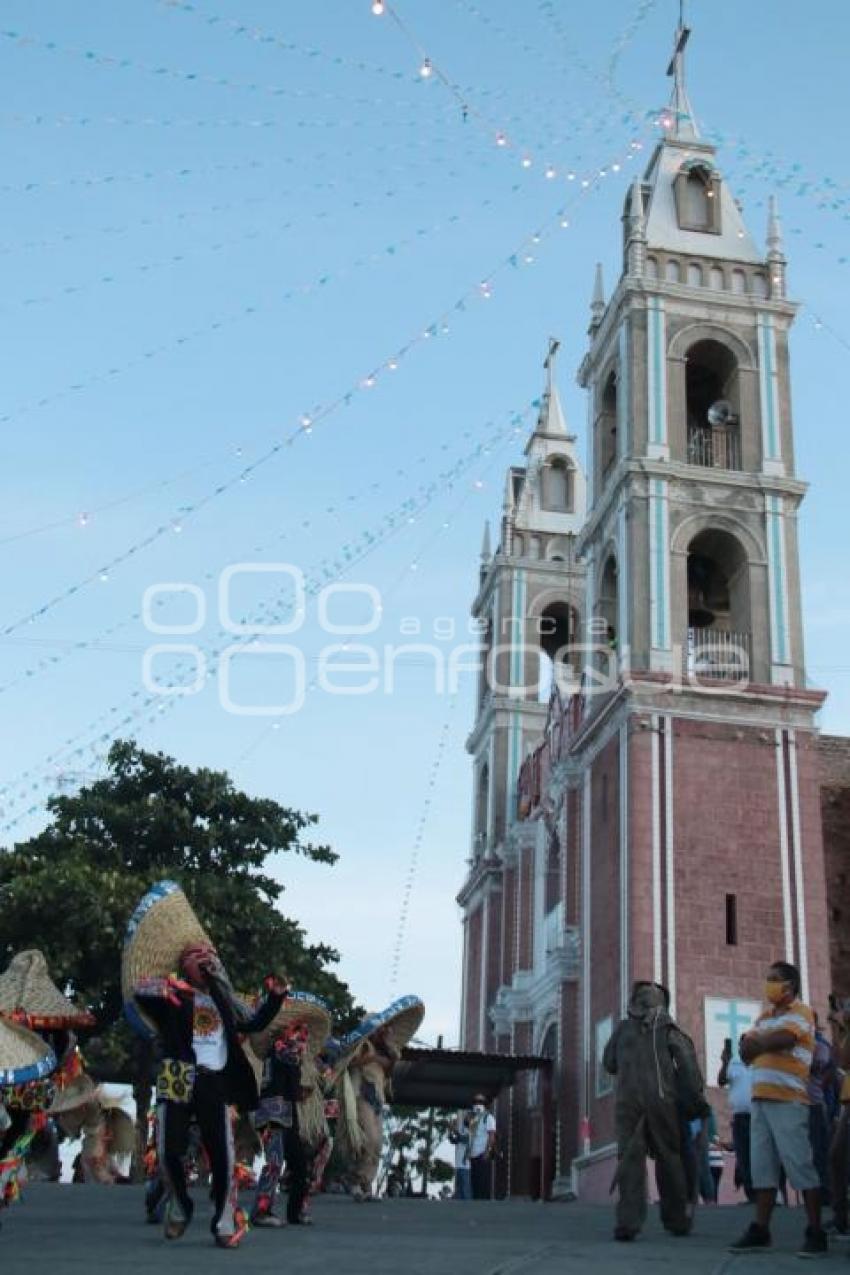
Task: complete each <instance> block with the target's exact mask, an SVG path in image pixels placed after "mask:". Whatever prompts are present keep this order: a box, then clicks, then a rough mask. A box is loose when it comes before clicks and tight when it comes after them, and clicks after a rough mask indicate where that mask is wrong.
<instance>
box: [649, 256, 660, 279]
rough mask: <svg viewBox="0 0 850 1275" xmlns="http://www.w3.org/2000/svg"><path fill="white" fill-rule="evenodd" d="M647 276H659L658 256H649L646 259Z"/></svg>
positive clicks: (655, 277) (652, 277)
mask: <svg viewBox="0 0 850 1275" xmlns="http://www.w3.org/2000/svg"><path fill="white" fill-rule="evenodd" d="M646 277H647V279H657V278H658V258H657V257H647V259H646Z"/></svg>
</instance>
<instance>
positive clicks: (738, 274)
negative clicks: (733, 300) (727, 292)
mask: <svg viewBox="0 0 850 1275" xmlns="http://www.w3.org/2000/svg"><path fill="white" fill-rule="evenodd" d="M732 291H733V292H736V293H738V295H739V296H743V294H744V293H745V292H746V291H747V276H746V275H745V274H744V272H743V270H733V271H732Z"/></svg>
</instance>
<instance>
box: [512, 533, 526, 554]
mask: <svg viewBox="0 0 850 1275" xmlns="http://www.w3.org/2000/svg"><path fill="white" fill-rule="evenodd" d="M513 544H514V557H515V558H521V557H522V555H523V554H524V553H525V541H524V540H523V538H522V536H521V535H520V534H519V532H518V531H515V532H514V540H513Z"/></svg>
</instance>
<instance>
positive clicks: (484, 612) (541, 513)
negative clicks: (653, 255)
mask: <svg viewBox="0 0 850 1275" xmlns="http://www.w3.org/2000/svg"><path fill="white" fill-rule="evenodd" d="M558 345H559V343H558V342H557V341H556V340H554V339H552V340H550V342H549V349H548V353H547V356H546V360H545V363H544V368H545V371H546V385H545V389H544V392H543V394H542V396H541V399H540V406H539V411H538V417H537V422H536V425H535V428H534V430H533V432H532V433H531V435H530V437H529V438H528V441H527V442H526V445H525V464H524V465H516V466H512V467H511V468H510V469H509V470H508V473H507V478H506V483H505V495H504V502H503V509H502V519H501V526H500V531H499V539H498V544H497V546H496V549H495V552H493V551H492V549H491V543H490V532H489V528H487V529H486V530H485V535H484V544H483V547H482V555H481V569H480V578H479V589H478V594H477V596H476V598H475V600H474V602H473V605H472V615H473V617H474V618H475V620H477V622H478V626H479V632H480V635H481V648H482V649H481V657H482V659H481V671H480V675H479V690H478V703H477V710H476V720H475V724H474V726H473V729H472V732H471V734H470V736H469V739H468V740H467V750H468V752H469V753H470V754H471V756H472V759H473V803H472V829H471V844H470V853H469V871H468V874H467V879H466V882H465V883H464V886H463V889H462V890H461V893H460V895H459V901H460V903H461V906H462V907H463V909H464V996H463V1009H462V1028H461V1034H462V1040H463V1043H464V1044H465V1046H466V1047H467V1048H470V1049H487V1048H492V1047H493V1046H494V1044H495V1030H494V1026H493V1021H492V1018H491V1016H490V1015H489V1012H488V1011H489V1007H490V1005H491V1003H492V999H493V996H494V995H495V993H496V991H497V989H498V987H499V986H500V984H501V982H502V977H503V969H502V960H501V955H500V953H501V949H502V944H503V939H504V937H505V935H506V934H507V929H508V927H510V928H511V929H512V928H513V926H514V913H515V906H516V892H517V890H518V889H519V883H518V879H517V873H516V870H515V869H516V853H515V849H514V848H513V847H512V846H511V845H510V844H509V836H508V833H509V830H510V828H511V826H512V824H513V822H514V819H515V816H516V808H517V780H518V777H519V771H520V767H521V765H522V762H523V760H524V758H525V757H526V755H527V753H528V752H529V751H530V750H531V748H533V746H534V745H535V744H536V743H537V741H538V740H539V738H540V735H541V733H542V731H543V730H544V728H545V725H546V720H547V715H548V713H549V704H550V700H551V699H552V696H553V695H557V696H562V697H565V696H568V695H569V694H572V693H573V692H574V691H575V690H576V689H577V688H578V686H579V683H580V678H581V664H580V658H579V657H578V656H577V654H576V650H577V648H580V646H581V643H582V634H583V630H584V623H585V620H584V613H583V607H584V573H583V570H582V568H581V566H580V564H579V563H578V559H577V554H576V543H577V539H578V533H579V531H580V530H581V527H582V526H583V524H584V520H585V514H586V487H585V477H584V471H583V469H582V467H581V465H580V463H579V460H578V455H577V452H576V439H575V436H574V435H573V434H571V433H570V432H569V429H568V427H567V423H566V419H565V417H564V412H563V409H562V407H561V401H560V398H559V395H558V390H557V387H556V384H555V375H554V371H555V357H556V354H557V350H558ZM526 893H527V894H528V888H527V890H526ZM544 895H545V891H544ZM526 903H527V904H528V898H527V899H526ZM545 903H546V900H545V897H543V896H541V902H540V906H542V907H544V908H545ZM529 906H532V907H533V906H535V905H534V904H530V905H529ZM523 959H524V960H525V958H523ZM531 961H532V954H531V953H530V952H529V954H528V957H527V960H526V962H525V963H526V965H528V963H529V962H531Z"/></svg>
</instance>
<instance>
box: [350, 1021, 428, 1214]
mask: <svg viewBox="0 0 850 1275" xmlns="http://www.w3.org/2000/svg"><path fill="white" fill-rule="evenodd" d="M424 1016H425V1006H424V1005H423V1003H422V1001H421V1000H420V999H419V997H418V996H403V997H402V998H401V999H400V1000H397V1001H394V1002H393V1004H392V1005H390V1006H389V1007H388V1008H387V1009H385V1010H384V1011H383V1012H382V1013H379V1014H369V1015H367V1017H366V1018H364V1019H363V1022H362V1023H360V1025H359V1026H358V1027H355V1028H354V1030H353V1031H351V1032H349V1034H348V1035H347V1036H346V1037H344V1038H343V1041H342V1056H341V1063H340V1064H339V1065H338V1066H337V1073H338V1074H340V1073H341V1081H340V1104H341V1119H340V1121H339V1124H338V1126H337V1139H338V1141H339V1143H340V1146H341V1149H342V1152H343V1157H344V1159H345V1160H346V1162H347V1166H346V1167H347V1176H348V1180H349V1182H350V1184H351V1186H352V1195H353V1197H354V1199H355V1200H356V1201H358V1202H362V1201H368V1200H372V1199H374V1198H375V1197H374V1196H373V1194H372V1191H373V1184H374V1181H375V1177H376V1175H377V1173H378V1169H379V1168H380V1164H381V1153H382V1150H383V1140H384V1106H385V1105H386V1102H387V1100H388V1098H389V1095H390V1089H391V1080H392V1073H393V1070H394V1069H395V1066H396V1063H397V1062H398V1061H399V1059H400V1058H401V1055H402V1051H403V1049H404V1047H405V1045H407V1043H408V1042H409V1041H410V1040H411V1039H412V1037H413V1036H414V1035H415V1034H416V1032H417V1031H418V1029H419V1025H420V1023H421V1022H422V1019H423V1018H424Z"/></svg>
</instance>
